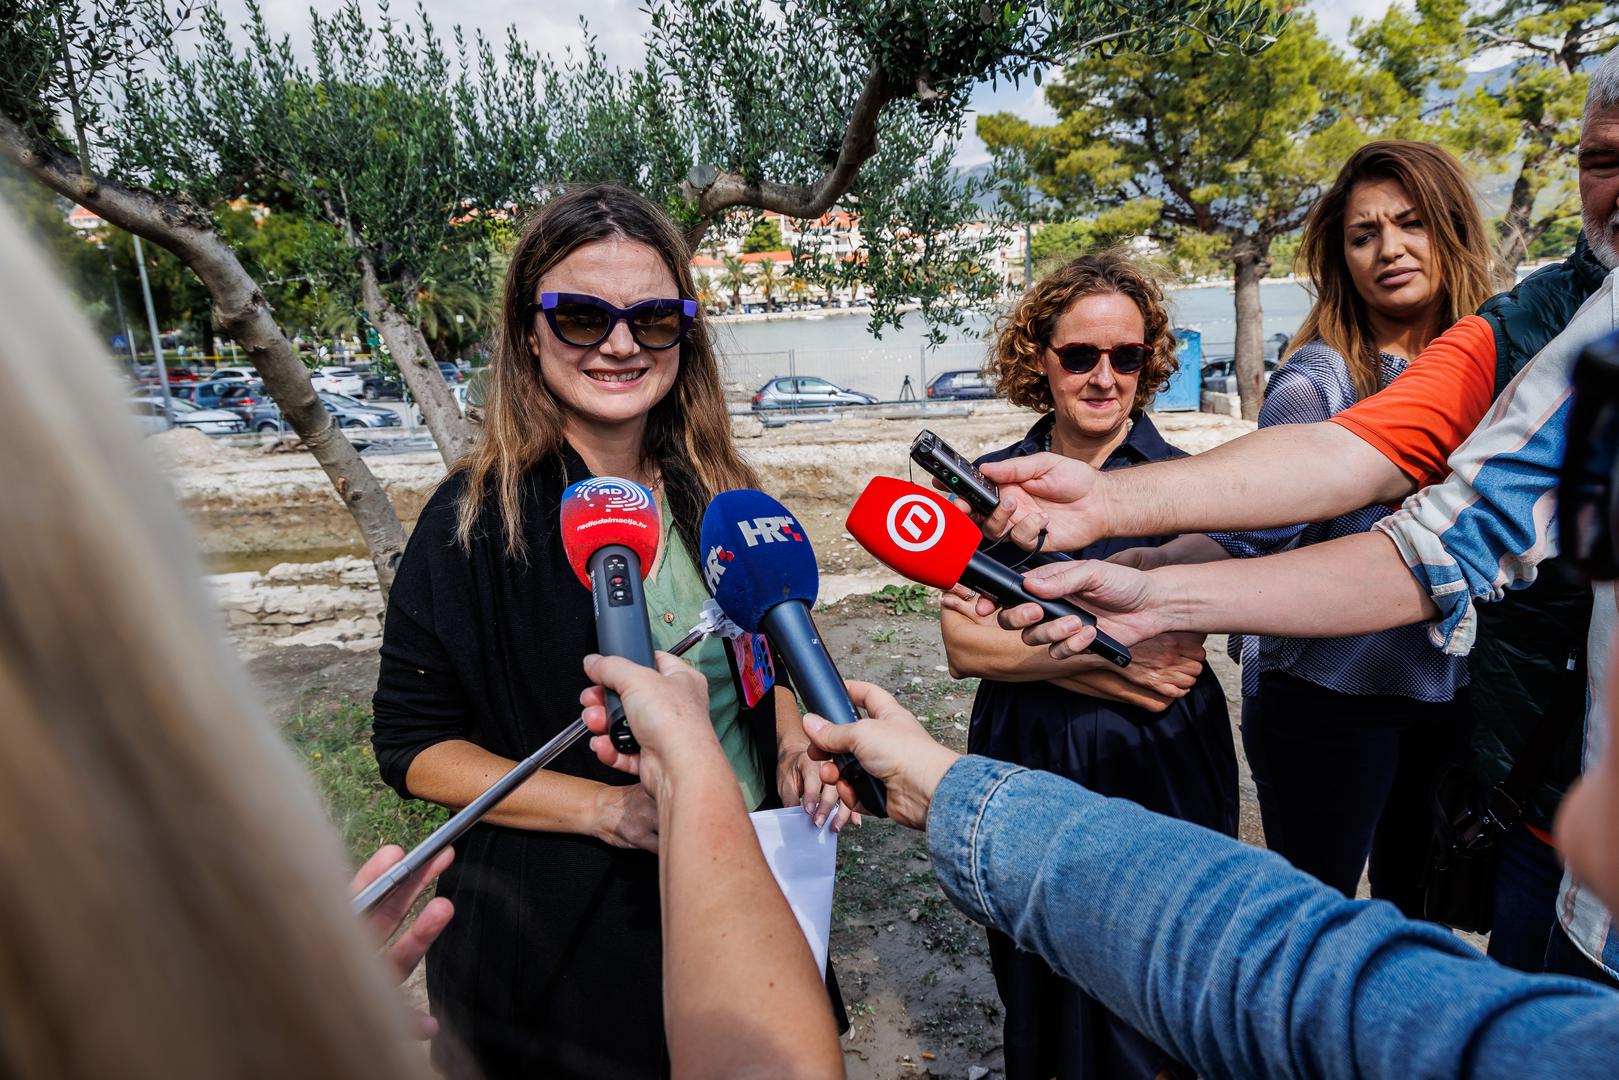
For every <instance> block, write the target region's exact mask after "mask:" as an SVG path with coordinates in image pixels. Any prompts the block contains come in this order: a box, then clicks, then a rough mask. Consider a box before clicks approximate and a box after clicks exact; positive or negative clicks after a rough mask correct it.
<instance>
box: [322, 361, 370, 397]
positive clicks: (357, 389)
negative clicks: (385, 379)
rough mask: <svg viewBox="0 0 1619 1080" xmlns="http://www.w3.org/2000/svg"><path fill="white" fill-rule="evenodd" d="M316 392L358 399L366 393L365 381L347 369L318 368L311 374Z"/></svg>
mask: <svg viewBox="0 0 1619 1080" xmlns="http://www.w3.org/2000/svg"><path fill="white" fill-rule="evenodd" d="M309 381H310V382H312V383H314V384H315V389H316V390H328V391H330V392H331V393H334V394H347V395H348V396H349V397H358V396H359V395H361V394H363V393H365V379H364V377H362V376H361V375H359V374H357V373H355V372H353V371H351V370H349V369H348V368H346V367H335V366H334V367H318V368H316V369H315V370H314V371H311V372H310V373H309Z"/></svg>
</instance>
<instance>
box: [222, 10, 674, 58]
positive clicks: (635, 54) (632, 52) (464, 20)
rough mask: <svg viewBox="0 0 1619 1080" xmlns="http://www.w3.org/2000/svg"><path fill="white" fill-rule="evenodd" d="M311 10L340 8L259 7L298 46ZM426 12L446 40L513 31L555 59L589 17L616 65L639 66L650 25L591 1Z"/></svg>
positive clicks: (411, 14)
mask: <svg viewBox="0 0 1619 1080" xmlns="http://www.w3.org/2000/svg"><path fill="white" fill-rule="evenodd" d="M311 6H313V7H315V8H316V9H317V10H319V11H320V12H321V13H322V14H330V13H332V12H334V11H336V10H337V8H338V5H337V4H335V3H333V2H331V0H321V2H319V3H315V4H313V5H311V4H310V3H309V2H308V0H261V3H260V7H261V8H262V10H263V11H264V21H265V23H266V25H268V26H269V28H270V30H271V31H272V32H273V33H274V34H276V35H277V36H278V37H279V36H280V35H282V34H290V35H291V36H292V40H293V43H294V45H298V44H300V43H302V42H305V41H307V39H308V36H309V9H310V7H311ZM423 6H424V7H425V8H426V9H427V15H428V17H429V18H430V19H432V20H433V27H434V29H435V30H437V31H438V32H439V33H440V34H441V35H443V36H444V37H445V38H446V39H448V38H449V35H450V28H451V27H453V26H456V25H460V26H461V28H462V29H463V30H465V31H466V33H467V36H468V37H471V35H472V32H473V31H474V30H482V31H483V32H484V35H485V36H486V37H489V38H491V39H493V40H495V41H496V42H499V41H501V40H503V39H504V38H505V36H506V27H507V26H512V25H515V26H516V27H517V31H518V33H519V34H520V35H521V36H522V38H523V40H524V41H526V42H527V43H528V44H529V45H530V46H531V47H533V48H536V49H540V50H541V51H543V52H547V53H550V54H551V55H553V56H557V57H560V56H561V55H562V54H563V53H564V52H566V51H567V50H568V49H570V48H571V49H574V50H577V49H578V48H579V46H580V45H581V44H582V43H583V41H584V38H583V36H582V35H581V34H580V31H579V16H580V15H585V16H586V17H587V18H588V19H589V20H590V32H591V33H592V34H593V35H595V37H596V39H597V44H598V46H599V47H600V48H601V50H602V52H603V53H605V54H606V56H607V59H608V60H609V61H610V62H612V63H615V64H635V63H639V62H640V60H641V57H642V55H643V52H644V46H643V41H642V35H643V34H644V33H645V31H646V29H647V27H648V26H649V25H650V24H651V21H650V19H648V17H647V15H646V13H645V12H643V11H641V10H640V5H639V3H638V2H637V0H593V2H592V3H590V4H581V3H575V2H571V0H569V2H562V3H557V2H546V3H538V4H536V3H523V2H521V0H424V3H423ZM220 8H221V9H222V10H223V11H224V13H225V17H226V18H227V19H228V20H230V22H231V23H232V24H233V25H240V24H241V23H242V22H244V21H245V20H246V17H247V4H246V3H245V0H220ZM362 9H363V10H364V12H365V14H366V16H367V18H368V19H371V20H373V21H374V20H375V17H376V13H377V7H376V4H375V2H374V0H363V2H362ZM392 9H393V16H394V18H395V19H396V20H399V21H401V22H406V23H409V22H414V21H415V18H416V5H415V3H413V2H409V0H396V2H395V3H394V4H393V5H392Z"/></svg>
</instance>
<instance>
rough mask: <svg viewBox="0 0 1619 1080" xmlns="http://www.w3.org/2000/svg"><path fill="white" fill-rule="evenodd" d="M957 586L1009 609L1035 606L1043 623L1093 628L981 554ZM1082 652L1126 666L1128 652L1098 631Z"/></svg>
mask: <svg viewBox="0 0 1619 1080" xmlns="http://www.w3.org/2000/svg"><path fill="white" fill-rule="evenodd" d="M961 583H962V584H963V585H965V586H967V587H968V588H969V589H975V590H977V591H978V592H981V593H983V594H985V595H986V596H991V597H994V598H995V599H996V600H998V601H1000V602H1001V603H1002V604H1005V605H1007V606H1009V607H1011V606H1015V605H1017V604H1039V605H1040V610H1041V611H1044V612H1045V613H1046V619H1045V620H1042V621H1047V620H1050V619H1060V618H1062V617H1063V616H1064V615H1077V616H1079V618H1080V619H1081V620H1082V621H1083V622H1084V623H1085V625H1086V626H1096V616H1095V615H1092V614H1091V613H1090V612H1088V611H1086V610H1085V609H1084V608H1081V607H1076V606H1074V605H1073V604H1070V603H1069V602H1068V601H1066V600H1042V599H1041V598H1040V597H1038V596H1035V595H1034V594H1032V593H1030V592H1029V590H1028V589H1026V588H1024V587H1023V575H1022V574H1019V573H1018V572H1017V571H1016V570H1013V569H1011V568H1010V567H1006V566H1002V565H1001V564H1000V563H998V562H996V561H995V560H994V559H992V558H990V557H989V556H988V555H985V554H983V553H982V552H974V553H973V557H972V558H971V559H968V560H967V568H966V569H965V570H963V571H962V572H961ZM1085 651H1086V652H1093V653H1095V654H1096V655H1097V656H1100V657H1101V658H1102V659H1104V660H1106V661H1107V662H1108V663H1110V664H1117V665H1118V666H1119V667H1127V666H1129V663H1130V650H1129V649H1126V648H1125V647H1124V646H1123V645H1120V644H1119V643H1118V642H1117V641H1114V640H1113V639H1112V638H1111V637H1109V636H1108V635H1107V634H1105V633H1103V632H1102V629H1101V627H1097V629H1096V640H1095V641H1093V642H1091V645H1090V647H1089V648H1088V649H1086V650H1085Z"/></svg>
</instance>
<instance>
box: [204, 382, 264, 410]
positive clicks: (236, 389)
mask: <svg viewBox="0 0 1619 1080" xmlns="http://www.w3.org/2000/svg"><path fill="white" fill-rule="evenodd" d="M249 385H250V384H249V383H246V382H243V381H242V380H240V379H209V380H208V381H207V382H199V383H196V384H195V385H193V386H191V387H190V390H191V395H190V400H191V401H194V402H196V403H197V404H198V405H200V406H202V407H203V408H204V409H228V410H230V411H231V412H236V411H237V409H236V406H234V405H231V404H230V402H231V401H232V400H234V399H235V398H238V397H241V396H242V392H243V391H244V390H245V389H246V388H247V387H248V386H249ZM263 385H264V384H263V383H260V384H259V386H260V388H261V389H262V387H263ZM242 419H244V420H245V419H247V417H246V416H245V415H244V416H243V417H242Z"/></svg>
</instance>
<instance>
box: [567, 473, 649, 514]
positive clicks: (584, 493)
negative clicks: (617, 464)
mask: <svg viewBox="0 0 1619 1080" xmlns="http://www.w3.org/2000/svg"><path fill="white" fill-rule="evenodd" d="M573 487H574V491H575V495H576V497H578V498H581V499H584V500H585V504H586V505H587V506H593V505H595V501H596V500H597V499H606V500H607V509H608V510H609V511H634V510H645V509H646V508H647V507H649V506H651V505H652V498H651V496H650V494H649V493H648V492H647V490H646V488H644V487H642V486H641V485H640V484H637V483H634V482H633V481H629V480H620V479H619V478H618V477H616V476H596V477H592V478H590V479H589V480H581V481H579V482H578V483H577V484H575V485H573Z"/></svg>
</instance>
